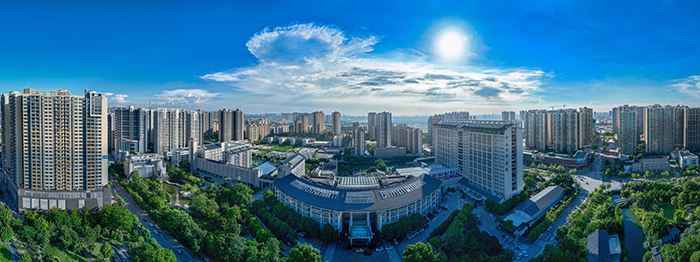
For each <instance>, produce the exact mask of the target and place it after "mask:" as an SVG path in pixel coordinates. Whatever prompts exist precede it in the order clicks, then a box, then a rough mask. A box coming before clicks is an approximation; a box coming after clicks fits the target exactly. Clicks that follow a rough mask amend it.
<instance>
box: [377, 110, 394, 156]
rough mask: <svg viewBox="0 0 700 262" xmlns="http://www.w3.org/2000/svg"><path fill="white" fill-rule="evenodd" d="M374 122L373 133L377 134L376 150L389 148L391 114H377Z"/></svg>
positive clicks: (391, 127)
mask: <svg viewBox="0 0 700 262" xmlns="http://www.w3.org/2000/svg"><path fill="white" fill-rule="evenodd" d="M376 122H377V125H376V127H375V132H377V136H376V139H377V148H387V147H391V132H392V129H393V125H392V124H391V113H389V112H381V113H379V114H377V118H376Z"/></svg>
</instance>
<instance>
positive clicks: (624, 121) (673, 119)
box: [612, 104, 700, 155]
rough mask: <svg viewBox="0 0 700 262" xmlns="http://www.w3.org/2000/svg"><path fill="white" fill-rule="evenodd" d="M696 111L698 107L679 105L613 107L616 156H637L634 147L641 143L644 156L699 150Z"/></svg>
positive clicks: (699, 127)
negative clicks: (617, 150) (617, 149)
mask: <svg viewBox="0 0 700 262" xmlns="http://www.w3.org/2000/svg"><path fill="white" fill-rule="evenodd" d="M698 112H700V108H690V107H688V106H681V105H676V106H670V105H666V106H661V105H658V104H656V105H650V106H629V105H623V106H619V107H615V108H613V110H612V120H613V131H614V132H615V133H616V134H617V135H618V144H619V145H618V147H619V151H620V153H622V154H624V155H630V154H636V153H641V152H637V149H638V146H637V145H638V144H639V143H640V142H642V141H643V142H644V143H645V146H646V152H647V153H663V154H667V153H670V152H671V151H673V150H674V149H676V148H685V149H687V150H691V151H697V150H700V141H699V137H700V135H699V134H698V129H700V122H699V120H698Z"/></svg>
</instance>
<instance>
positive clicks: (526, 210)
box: [505, 186, 564, 233]
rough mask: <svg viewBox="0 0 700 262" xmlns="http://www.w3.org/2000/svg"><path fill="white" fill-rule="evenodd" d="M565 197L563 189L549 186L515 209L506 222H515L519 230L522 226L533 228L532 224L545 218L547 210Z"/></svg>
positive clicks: (514, 224)
mask: <svg viewBox="0 0 700 262" xmlns="http://www.w3.org/2000/svg"><path fill="white" fill-rule="evenodd" d="M563 197H564V188H563V187H560V186H549V187H547V188H545V189H543V190H542V191H540V192H539V193H537V194H535V195H534V196H532V197H530V199H528V200H527V201H525V202H523V203H522V204H520V205H518V206H517V207H515V208H514V209H513V214H510V215H509V216H507V217H506V218H505V220H511V221H513V226H515V227H516V228H519V227H520V225H522V224H527V226H528V227H529V226H532V223H534V222H536V221H537V220H539V219H540V218H541V217H542V216H544V215H545V214H546V213H547V210H549V208H551V207H552V206H554V205H555V204H556V203H558V202H559V200H561V199H562V198H563ZM523 233H524V230H523Z"/></svg>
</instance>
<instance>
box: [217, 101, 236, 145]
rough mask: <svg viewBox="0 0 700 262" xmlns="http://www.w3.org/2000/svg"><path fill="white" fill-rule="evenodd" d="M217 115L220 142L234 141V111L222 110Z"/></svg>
mask: <svg viewBox="0 0 700 262" xmlns="http://www.w3.org/2000/svg"><path fill="white" fill-rule="evenodd" d="M217 115H218V116H219V142H229V141H231V140H233V111H231V110H230V109H220V110H219V111H218V112H217Z"/></svg>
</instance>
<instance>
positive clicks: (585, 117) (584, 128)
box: [578, 107, 595, 145]
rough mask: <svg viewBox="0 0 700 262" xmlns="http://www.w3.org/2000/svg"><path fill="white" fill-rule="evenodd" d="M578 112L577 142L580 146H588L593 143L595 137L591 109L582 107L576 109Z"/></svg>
mask: <svg viewBox="0 0 700 262" xmlns="http://www.w3.org/2000/svg"><path fill="white" fill-rule="evenodd" d="M578 112H579V127H580V128H581V131H580V133H579V135H580V138H579V141H580V142H581V145H588V144H590V143H592V142H593V138H594V137H595V124H594V122H593V109H592V108H587V107H582V108H579V109H578Z"/></svg>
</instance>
